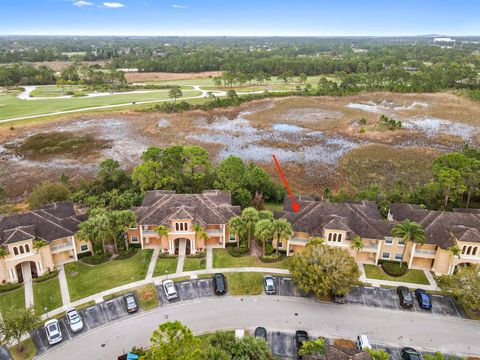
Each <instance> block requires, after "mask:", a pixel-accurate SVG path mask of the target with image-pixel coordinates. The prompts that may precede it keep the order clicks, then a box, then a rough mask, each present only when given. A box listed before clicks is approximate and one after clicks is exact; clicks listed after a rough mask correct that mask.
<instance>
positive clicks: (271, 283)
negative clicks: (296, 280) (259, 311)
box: [263, 275, 277, 295]
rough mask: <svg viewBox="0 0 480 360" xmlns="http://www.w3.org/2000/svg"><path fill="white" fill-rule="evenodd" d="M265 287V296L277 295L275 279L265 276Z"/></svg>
mask: <svg viewBox="0 0 480 360" xmlns="http://www.w3.org/2000/svg"><path fill="white" fill-rule="evenodd" d="M263 287H264V288H265V294H267V295H275V294H276V293H277V289H276V287H275V278H274V277H273V276H272V275H265V276H264V277H263Z"/></svg>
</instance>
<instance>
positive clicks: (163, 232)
mask: <svg viewBox="0 0 480 360" xmlns="http://www.w3.org/2000/svg"><path fill="white" fill-rule="evenodd" d="M155 232H156V233H157V234H158V237H159V238H160V245H161V244H162V239H163V237H164V236H168V229H167V228H166V227H165V226H164V225H159V226H157V227H156V228H155Z"/></svg>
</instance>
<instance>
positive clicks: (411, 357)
mask: <svg viewBox="0 0 480 360" xmlns="http://www.w3.org/2000/svg"><path fill="white" fill-rule="evenodd" d="M402 358H403V360H423V358H422V355H421V354H420V353H419V352H418V351H417V350H415V349H412V348H409V347H404V348H403V349H402Z"/></svg>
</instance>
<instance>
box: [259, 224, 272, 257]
mask: <svg viewBox="0 0 480 360" xmlns="http://www.w3.org/2000/svg"><path fill="white" fill-rule="evenodd" d="M273 235H274V231H273V221H272V220H268V219H263V220H260V221H259V222H257V223H256V224H255V237H256V238H257V239H259V240H260V241H261V242H262V255H263V256H265V244H266V242H267V241H269V240H272V238H273Z"/></svg>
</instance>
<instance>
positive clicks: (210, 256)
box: [207, 247, 213, 270]
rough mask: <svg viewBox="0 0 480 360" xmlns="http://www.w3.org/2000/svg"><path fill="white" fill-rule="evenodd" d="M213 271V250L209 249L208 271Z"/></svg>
mask: <svg viewBox="0 0 480 360" xmlns="http://www.w3.org/2000/svg"><path fill="white" fill-rule="evenodd" d="M211 269H213V248H211V247H207V270H211Z"/></svg>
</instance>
